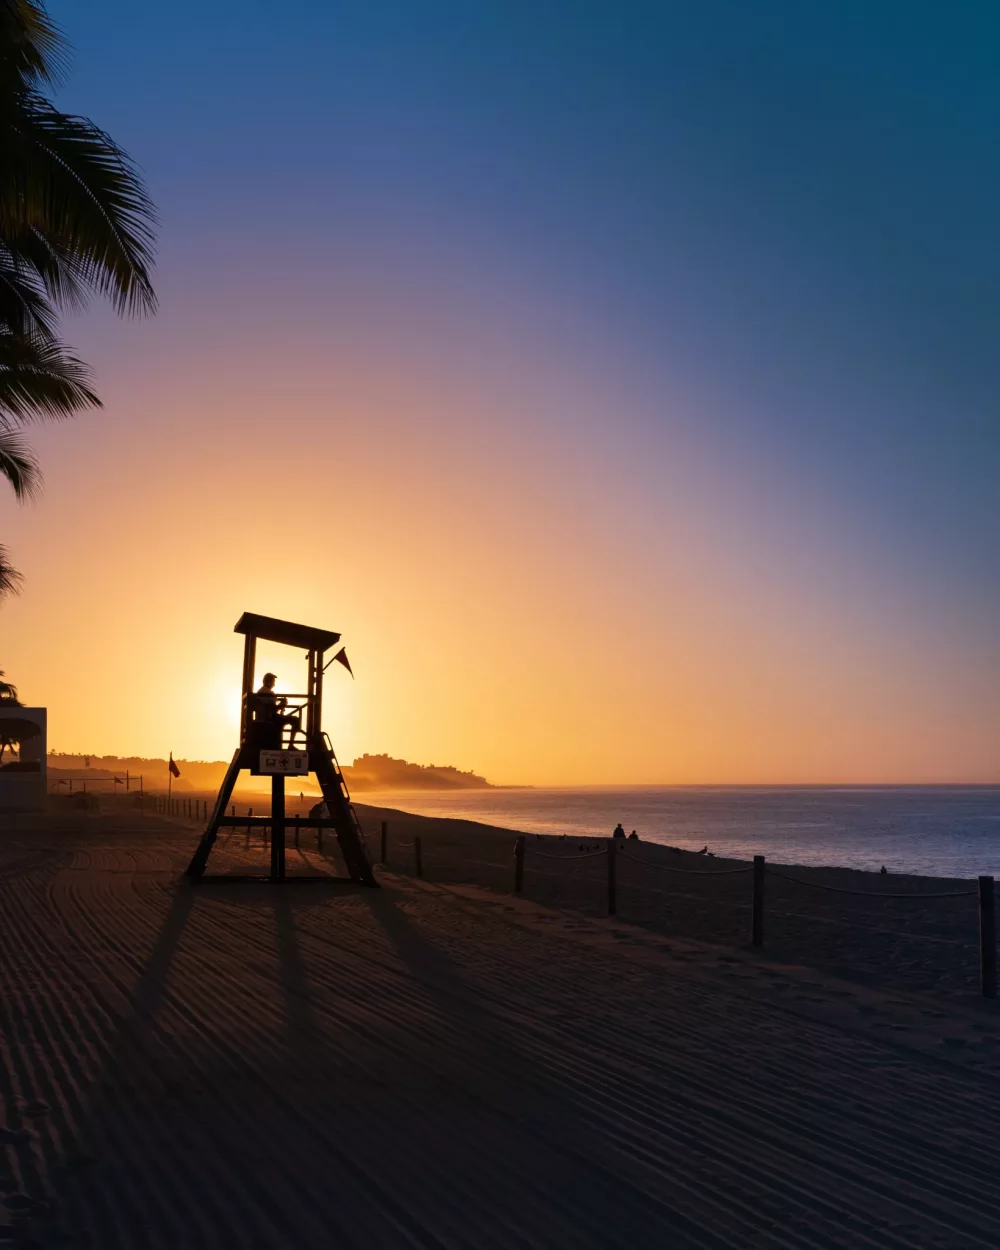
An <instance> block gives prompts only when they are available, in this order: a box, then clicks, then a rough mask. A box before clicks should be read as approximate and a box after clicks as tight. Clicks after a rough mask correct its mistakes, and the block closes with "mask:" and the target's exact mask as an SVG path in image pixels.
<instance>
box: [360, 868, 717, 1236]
mask: <svg viewBox="0 0 1000 1250" xmlns="http://www.w3.org/2000/svg"><path fill="white" fill-rule="evenodd" d="M362 897H363V898H364V900H365V902H366V903H367V905H368V907H369V908H370V909H371V912H372V914H373V916H374V917H375V919H376V920H377V922H378V923H379V924H380V925H381V927H382V929H383V930H384V931H385V933H386V935H387V936H388V938H389V939H390V941H391V943H392V945H393V946H394V947H395V950H396V952H397V954H398V955H399V956H400V958H401V959H402V960H403V961H404V963H405V964H406V965H407V967H408V968H409V970H410V971H411V973H412V974H413V979H414V982H416V983H417V984H418V985H419V988H420V989H421V990H422V991H423V992H424V993H425V994H426V995H427V996H428V998H429V999H430V1000H431V1001H432V1003H433V1004H434V1005H435V1007H436V1008H437V1010H438V1013H439V1021H440V1022H441V1023H443V1025H444V1027H445V1029H446V1030H447V1033H448V1037H447V1039H446V1040H445V1042H444V1043H443V1044H436V1045H435V1046H434V1047H433V1048H432V1050H430V1051H425V1053H420V1050H421V1047H420V1046H419V1044H418V1043H417V1042H416V1040H414V1052H415V1053H414V1059H415V1060H416V1062H417V1063H418V1064H421V1063H429V1064H434V1065H435V1066H436V1067H437V1069H438V1070H439V1071H441V1070H443V1072H444V1074H445V1075H446V1076H447V1077H448V1078H449V1083H450V1084H451V1085H452V1086H453V1087H454V1088H455V1089H456V1091H458V1094H459V1097H458V1099H457V1108H458V1110H459V1113H460V1114H462V1115H463V1116H466V1115H468V1114H469V1112H470V1111H472V1113H473V1114H474V1115H475V1117H476V1118H477V1120H478V1121H480V1124H479V1125H477V1127H478V1128H479V1136H478V1142H479V1148H478V1151H477V1156H476V1158H475V1160H474V1161H470V1163H469V1165H468V1166H469V1167H470V1169H471V1170H472V1172H473V1176H472V1178H471V1184H473V1185H475V1184H479V1185H482V1186H486V1187H488V1186H489V1185H490V1176H491V1171H492V1170H493V1169H494V1168H495V1169H496V1171H497V1172H498V1173H499V1172H500V1171H502V1170H503V1168H504V1167H506V1165H507V1163H508V1161H509V1160H508V1156H507V1154H506V1151H507V1149H508V1145H509V1142H510V1136H511V1129H515V1130H516V1134H517V1139H518V1148H519V1151H520V1156H519V1163H520V1166H521V1168H522V1169H523V1171H524V1174H525V1175H528V1176H531V1175H534V1176H539V1177H544V1183H545V1187H546V1189H548V1190H549V1191H550V1192H551V1193H552V1195H553V1197H554V1198H558V1199H561V1200H563V1201H568V1200H570V1199H571V1200H572V1203H573V1205H574V1215H573V1219H574V1223H577V1235H578V1236H580V1235H581V1230H583V1229H587V1230H590V1231H591V1232H593V1231H595V1230H600V1229H603V1230H604V1231H605V1234H606V1235H607V1237H608V1238H610V1240H608V1241H607V1242H606V1243H605V1244H616V1245H618V1244H620V1245H636V1246H639V1245H652V1244H658V1242H659V1241H660V1240H661V1239H663V1238H666V1239H667V1240H669V1244H671V1245H672V1246H676V1247H678V1248H680V1247H686V1246H689V1245H692V1244H697V1245H699V1246H700V1245H703V1244H706V1243H704V1242H703V1240H702V1239H703V1237H704V1230H703V1229H702V1228H700V1226H699V1225H698V1224H696V1223H695V1222H694V1221H691V1220H689V1219H688V1218H687V1217H686V1216H684V1215H682V1214H681V1213H679V1212H678V1211H676V1210H675V1209H672V1208H671V1207H670V1206H669V1205H668V1204H667V1203H664V1202H661V1201H660V1200H659V1199H658V1198H657V1197H656V1196H655V1195H654V1194H653V1193H651V1192H650V1191H649V1189H648V1188H646V1187H644V1186H643V1185H642V1184H641V1183H639V1178H638V1176H637V1175H636V1176H635V1177H634V1178H633V1176H630V1175H629V1173H628V1170H627V1169H626V1170H624V1171H623V1169H622V1167H621V1158H620V1156H619V1157H618V1159H617V1166H615V1165H613V1164H612V1165H611V1166H608V1165H607V1164H606V1163H605V1162H604V1160H605V1159H607V1158H608V1136H607V1131H608V1126H607V1125H606V1124H605V1123H603V1122H602V1121H601V1119H600V1117H599V1115H598V1114H596V1113H595V1114H594V1115H593V1116H591V1115H590V1114H588V1111H587V1107H586V1105H585V1104H587V1103H588V1101H589V1094H590V1093H591V1090H590V1089H589V1088H586V1087H581V1085H580V1084H579V1083H578V1082H576V1081H575V1080H574V1078H573V1076H572V1075H568V1076H567V1075H566V1073H565V1071H562V1072H559V1071H558V1070H559V1068H560V1064H559V1062H558V1057H557V1062H556V1063H554V1064H552V1065H549V1064H544V1063H541V1062H540V1061H539V1050H538V1047H537V1046H536V1047H535V1048H534V1049H529V1048H528V1046H526V1042H528V1041H529V1040H530V1038H531V1035H532V1033H533V1032H534V1029H535V1022H534V1021H533V1020H532V1019H531V1017H530V1015H526V1016H524V1017H521V1018H518V1017H516V1016H512V1014H511V1004H510V1003H509V1002H508V1003H505V1004H503V1003H500V1002H494V1001H491V999H490V998H489V997H488V996H487V995H485V994H484V993H483V991H482V990H481V989H480V988H479V987H478V986H477V985H476V984H475V983H474V981H473V979H472V978H471V977H468V976H465V975H463V973H462V972H461V971H460V970H459V969H458V967H457V966H456V964H455V963H454V962H453V960H452V959H451V958H449V956H448V955H446V954H445V953H444V952H443V951H442V950H441V949H440V948H439V947H438V946H437V945H435V944H434V942H433V941H431V940H430V939H429V938H428V937H427V936H425V934H424V933H422V932H421V930H420V927H419V925H418V924H417V923H415V922H414V921H413V920H412V919H411V918H410V917H409V916H408V915H407V914H406V912H405V911H404V910H403V909H402V907H401V906H400V904H401V903H402V902H404V901H410V900H409V899H408V896H406V895H404V894H402V893H399V892H397V891H395V890H393V889H392V887H390V886H383V888H382V889H381V890H380V891H379V892H378V893H377V894H375V893H371V894H365V895H363V896H362ZM543 1044H544V1043H543ZM557 1073H558V1074H557ZM609 1079H611V1078H610V1077H609ZM440 1114H441V1115H445V1114H447V1108H445V1107H442V1108H441V1111H440ZM491 1132H492V1140H491ZM491 1155H495V1159H491ZM456 1183H457V1181H456ZM651 1238H653V1240H651ZM585 1240H586V1239H585ZM586 1244H590V1242H589V1240H587V1241H586ZM662 1244H667V1241H662Z"/></svg>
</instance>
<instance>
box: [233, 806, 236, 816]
mask: <svg viewBox="0 0 1000 1250" xmlns="http://www.w3.org/2000/svg"><path fill="white" fill-rule="evenodd" d="M233 815H234V816H235V815H236V804H235V803H234V804H233Z"/></svg>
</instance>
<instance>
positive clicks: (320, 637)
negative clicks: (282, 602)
mask: <svg viewBox="0 0 1000 1250" xmlns="http://www.w3.org/2000/svg"><path fill="white" fill-rule="evenodd" d="M233 632H234V633H237V634H252V635H253V637H254V638H263V639H265V640H266V641H267V642H281V643H284V644H285V645H286V646H289V647H300V648H301V649H302V650H304V651H325V650H326V649H327V647H332V646H333V644H334V643H335V642H339V641H340V635H339V634H337V633H335V632H334V631H333V630H332V629H315V628H314V627H313V626H312V625H296V624H295V622H294V621H280V620H278V618H277V617H276V616H258V614H257V613H256V612H244V613H243V615H242V616H241V617H240V619H239V620H238V621H237V622H236V625H235V626H234V628H233Z"/></svg>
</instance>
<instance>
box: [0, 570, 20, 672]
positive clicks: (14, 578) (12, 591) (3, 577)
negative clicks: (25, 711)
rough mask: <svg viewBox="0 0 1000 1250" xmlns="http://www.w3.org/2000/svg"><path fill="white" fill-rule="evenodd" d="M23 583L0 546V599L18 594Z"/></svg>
mask: <svg viewBox="0 0 1000 1250" xmlns="http://www.w3.org/2000/svg"><path fill="white" fill-rule="evenodd" d="M23 581H24V578H23V577H22V575H21V574H20V573H19V572H18V571H17V569H15V568H14V566H13V565H12V564H11V563H10V557H9V556H8V555H7V548H6V547H2V546H0V599H2V598H3V597H4V596H5V595H18V594H20V593H21V583H22V582H23ZM15 693H16V692H15Z"/></svg>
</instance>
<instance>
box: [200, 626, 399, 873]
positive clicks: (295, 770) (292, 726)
mask: <svg viewBox="0 0 1000 1250" xmlns="http://www.w3.org/2000/svg"><path fill="white" fill-rule="evenodd" d="M235 632H236V633H237V634H243V635H244V638H245V642H244V646H243V704H242V711H241V715H240V745H239V747H238V748H237V750H236V753H235V755H234V756H233V759H232V763H231V764H230V765H229V768H228V769H227V771H226V776H225V779H224V780H223V782H222V786H221V788H220V790H219V794H218V798H217V799H216V800H215V807H214V808H213V809H212V815H211V817H210V819H209V822H208V826H207V828H206V829H205V832H204V834H203V835H202V838H201V841H200V842H199V844H198V847H197V849H196V851H195V853H194V855H193V856H192V858H191V863H190V864H189V865H188V867H187V873H186V875H187V876H188V877H189V878H190V879H191V880H192V881H200V880H203V879H210V880H212V881H272V882H285V881H329V880H331V878H330V877H328V876H326V877H316V876H313V877H302V876H293V877H286V875H285V778H286V777H302V776H307V775H308V774H309V773H314V774H315V776H316V780H317V781H318V782H319V786H320V789H321V790H322V792H323V798H324V800H325V802H326V808H327V812H328V813H329V817H328V818H323V819H320V818H313V817H310V818H307V819H305V820H302V819H300V820H299V823H300V824H301V825H305V826H306V827H320V828H332V829H333V830H334V832H335V833H336V835H337V843H338V845H339V846H340V851H341V854H342V855H343V857H344V863H345V865H346V867H347V872H348V876H349V877H350V879H351V880H352V881H356V882H358V883H359V884H361V885H370V886H377V885H378V882H377V881H376V880H375V875H374V873H373V872H372V868H371V864H370V863H369V862H368V854H367V852H366V850H365V844H364V836H363V834H362V832H361V825H360V823H359V822H358V817H357V814H356V812H355V811H354V807H353V806H352V804H351V798H350V795H349V794H348V791H347V783H346V782H345V780H344V775H343V773H342V772H341V771H340V765H339V764H338V763H337V757H336V755H335V754H334V750H333V746H332V744H331V742H330V739H329V737H328V736H327V734H325V733H324V732H323V726H322V717H323V674H324V672H325V670H326V668H327V667H329V665H330V664H332V663H333V660H330V661H328V662H327V663H326V664H324V662H323V657H324V655H325V653H326V652H327V651H328V650H329V649H330V647H332V646H334V645H335V644H336V643H338V642H339V641H340V635H339V634H337V633H334V632H333V631H332V630H328V629H313V628H312V626H310V625H296V624H295V623H294V622H292V621H280V620H278V619H277V618H275V617H271V616H258V615H256V614H255V613H253V612H244V613H243V615H242V616H241V617H240V619H239V620H238V621H237V622H236V626H235ZM258 638H260V639H264V640H265V641H267V642H277V643H282V644H284V645H285V646H289V647H295V648H297V649H299V650H302V651H305V653H306V660H307V662H308V678H307V688H306V693H305V694H289V695H283V696H282V697H283V699H284V706H283V707H282V708H281V709H280V711H281V714H280V715H270V716H269V715H268V710H269V709H267V708H266V707H262V705H261V700H260V699H259V698H258V696H257V695H255V694H254V688H253V687H254V665H255V663H256V658H257V640H258ZM334 658H336V656H335V657H334ZM243 769H246V770H247V771H249V772H250V773H251V774H252V775H253V776H255V777H263V776H270V778H271V815H270V816H254V817H247V816H239V817H237V816H227V815H226V809H227V807H228V806H229V800H230V797H231V796H232V793H233V787H234V786H235V785H236V780H237V778H238V777H239V775H240V772H241V770H243ZM248 823H249V824H256V825H270V827H271V871H270V875H269V876H266V877H264V876H246V875H242V876H234V875H226V876H212V877H211V878H207V877H206V873H205V866H206V864H207V863H208V857H209V855H210V854H211V853H212V847H213V846H214V844H215V840H216V838H217V837H218V834H219V830H220V829H222V828H225V827H227V826H236V825H238V826H240V827H241V828H243V827H246V826H247V825H248Z"/></svg>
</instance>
